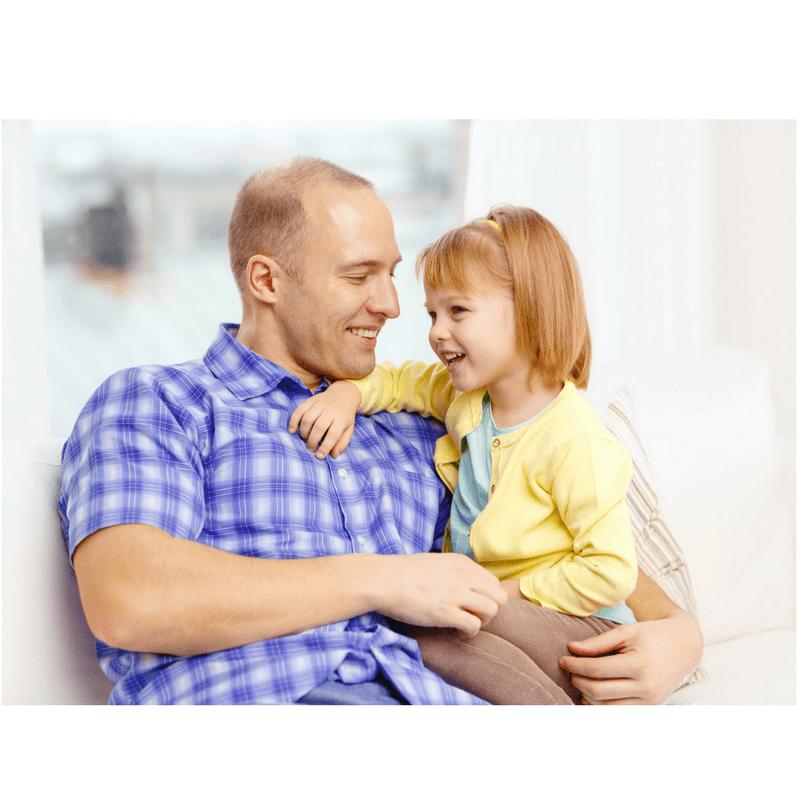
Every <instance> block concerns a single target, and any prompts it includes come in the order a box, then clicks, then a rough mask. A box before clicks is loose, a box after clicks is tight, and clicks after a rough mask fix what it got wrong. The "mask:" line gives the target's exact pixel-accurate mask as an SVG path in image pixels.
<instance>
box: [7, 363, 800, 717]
mask: <svg viewBox="0 0 800 800" xmlns="http://www.w3.org/2000/svg"><path fill="white" fill-rule="evenodd" d="M592 383H593V385H592V388H591V390H590V392H589V394H588V397H589V399H590V401H591V402H592V403H593V404H594V405H595V408H597V409H598V411H600V412H601V413H602V412H603V410H604V409H605V407H606V406H607V404H608V402H609V401H610V399H611V398H612V397H613V396H614V394H615V393H616V391H617V389H619V388H620V387H621V386H623V385H626V386H628V388H629V389H630V394H631V396H632V398H633V403H634V410H635V413H636V421H637V428H638V432H639V438H640V440H641V443H642V445H643V448H644V450H645V453H646V454H647V457H648V460H649V462H650V466H651V467H652V473H653V475H654V478H655V482H656V485H657V488H658V491H659V494H660V507H661V517H662V519H663V520H664V521H665V522H666V524H667V525H668V527H669V529H670V531H671V533H672V535H673V537H674V538H675V540H676V541H677V542H678V543H679V545H680V547H681V548H682V549H683V553H684V555H685V559H686V562H687V564H688V568H689V572H690V576H691V580H692V583H693V586H694V596H695V599H696V603H697V614H698V620H699V622H700V625H701V627H702V629H703V632H704V636H705V650H704V653H703V659H702V662H701V663H702V666H703V667H704V669H705V671H706V672H707V673H708V675H709V678H708V679H707V680H704V681H702V682H699V683H695V684H693V685H689V686H686V687H684V688H683V689H680V690H679V691H677V692H676V693H675V694H673V695H672V697H671V698H669V700H668V701H667V702H668V703H670V704H680V703H697V702H700V703H711V704H778V705H780V704H794V703H795V702H796V698H795V689H796V679H795V609H794V605H795V590H794V580H795V552H794V540H795V534H794V510H793V504H794V498H793V496H792V494H791V492H788V493H787V491H786V487H790V488H793V487H794V474H793V470H794V467H793V466H792V468H791V469H790V470H781V465H780V461H779V453H778V444H777V440H776V436H775V430H774V428H775V422H774V414H773V410H772V403H771V399H770V385H769V370H768V368H767V365H766V363H765V362H764V360H763V359H761V358H760V357H758V356H756V355H754V354H753V353H749V352H747V351H742V350H736V349H732V348H714V349H711V350H707V351H704V352H702V353H696V354H691V355H688V356H684V357H682V358H674V359H670V360H667V361H664V362H662V363H659V364H653V365H650V366H649V367H647V368H646V369H637V370H636V371H635V374H634V373H632V372H631V371H630V370H626V369H624V368H623V369H619V368H617V369H606V370H600V369H595V375H594V376H593V379H592ZM62 444H63V442H62V440H55V439H49V440H35V441H12V442H7V443H5V444H4V447H3V629H2V630H3V660H2V678H3V682H2V692H3V694H2V700H3V703H4V704H99V703H105V702H106V700H107V698H108V693H109V691H110V684H109V682H108V681H107V680H106V678H105V676H104V675H103V673H102V672H101V670H100V668H99V666H98V664H97V661H96V658H95V653H94V640H93V638H92V636H91V634H90V633H89V630H88V628H87V626H86V622H85V620H84V618H83V613H82V610H81V607H80V599H79V596H78V591H77V587H76V584H75V580H74V576H73V575H72V572H71V568H70V566H69V562H68V559H67V554H66V550H65V547H64V543H63V540H62V537H61V533H60V529H59V521H58V514H57V511H56V496H57V492H58V486H59V474H60V470H59V464H60V454H61V446H62Z"/></svg>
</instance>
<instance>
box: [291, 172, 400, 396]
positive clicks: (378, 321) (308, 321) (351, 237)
mask: <svg viewBox="0 0 800 800" xmlns="http://www.w3.org/2000/svg"><path fill="white" fill-rule="evenodd" d="M303 204H304V208H305V211H306V215H307V225H308V231H309V234H310V237H309V239H310V241H309V244H308V247H307V248H306V251H305V254H304V257H303V266H302V269H301V274H300V276H299V278H298V279H297V280H296V281H292V282H290V283H289V284H286V285H285V288H284V292H283V295H282V297H281V301H280V302H279V303H277V304H276V306H275V313H276V319H277V320H278V321H279V324H280V326H281V331H282V336H283V341H284V344H285V347H286V357H287V362H288V363H286V364H284V366H286V368H287V369H289V370H290V371H291V372H292V373H293V374H295V375H297V376H298V377H299V378H300V379H301V380H302V381H303V382H304V383H305V384H306V386H308V387H309V388H314V387H316V385H317V384H318V383H319V378H320V377H321V376H330V377H335V378H360V377H363V376H365V375H368V374H369V373H370V372H371V371H372V370H373V369H374V367H375V345H376V342H377V337H378V333H379V331H380V330H381V328H382V327H383V325H384V324H385V322H386V320H387V319H393V318H394V317H396V316H398V314H399V313H400V307H399V305H398V301H397V292H396V291H395V287H394V280H393V278H394V271H395V267H396V266H397V263H398V262H399V261H400V251H399V249H398V247H397V242H396V241H395V238H394V224H393V222H392V217H391V214H390V213H389V209H388V208H387V207H386V205H385V204H384V202H383V201H382V200H381V199H380V198H379V197H378V195H377V194H375V192H373V191H372V190H371V189H367V188H356V189H350V188H345V187H341V186H334V185H331V186H326V185H323V186H317V187H315V188H313V189H311V190H309V191H308V192H306V194H305V195H304V196H303Z"/></svg>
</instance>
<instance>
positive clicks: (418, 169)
mask: <svg viewBox="0 0 800 800" xmlns="http://www.w3.org/2000/svg"><path fill="white" fill-rule="evenodd" d="M34 135H35V141H36V148H37V157H38V161H39V179H40V186H39V188H40V202H41V210H42V225H43V237H44V253H45V294H46V315H47V340H48V370H49V373H50V386H51V401H52V409H53V435H54V436H66V435H68V434H69V431H70V430H71V428H72V425H73V424H74V422H75V419H76V417H77V415H78V413H79V412H80V409H81V408H82V407H83V404H84V403H85V402H86V400H88V398H89V396H90V395H91V393H92V392H93V391H94V389H95V388H96V387H97V386H98V385H99V384H100V383H101V382H102V381H103V380H105V378H107V377H108V376H109V375H111V374H113V373H114V372H116V371H118V370H120V369H123V368H125V367H129V366H135V365H138V364H147V363H176V362H180V361H184V360H187V359H192V358H199V357H201V356H202V355H203V353H204V352H205V350H206V348H207V347H208V345H209V344H210V342H211V340H212V338H213V337H214V335H215V332H216V328H217V326H218V324H219V323H220V322H238V321H239V320H240V317H241V301H240V299H239V295H238V292H237V291H236V288H235V286H234V283H233V279H232V277H231V274H230V268H229V265H228V253H227V245H226V232H227V224H228V217H229V215H230V212H231V209H232V207H233V203H234V200H235V197H236V193H237V191H238V189H239V187H240V186H241V184H242V183H243V182H244V180H245V179H246V178H247V177H248V176H250V175H251V174H252V173H254V172H255V171H257V170H259V169H261V168H262V167H264V166H267V165H269V164H273V163H277V162H279V161H284V160H286V159H289V158H294V157H296V156H300V155H308V156H318V157H321V158H325V159H328V160H330V161H333V162H334V163H336V164H339V165H340V166H342V167H345V168H346V169H349V170H351V171H353V172H356V173H358V174H359V175H363V176H364V177H366V178H368V179H369V180H371V181H372V182H373V183H374V184H375V187H376V189H377V190H378V193H379V194H380V195H381V196H382V197H383V199H384V200H385V201H386V203H387V204H388V205H389V208H390V209H391V211H392V214H393V216H394V220H395V229H396V235H397V241H398V244H399V245H400V250H401V252H402V254H403V257H404V264H403V270H402V271H401V273H400V275H399V276H398V293H399V295H400V303H401V308H402V309H403V315H402V316H401V317H400V319H399V320H397V321H394V322H393V323H392V324H391V325H390V326H387V328H386V329H385V330H384V332H383V333H382V334H381V337H382V341H381V344H380V349H379V352H378V357H379V358H381V359H384V358H387V359H391V360H399V359H403V358H409V357H414V358H428V356H427V344H426V339H425V327H426V326H427V318H426V317H425V315H424V312H423V310H422V308H421V303H422V299H421V298H422V295H421V291H420V289H419V287H418V286H417V285H416V282H415V280H414V278H413V270H412V266H413V262H414V257H415V255H416V253H417V252H418V251H419V250H420V248H421V247H423V246H424V245H425V244H427V243H428V242H431V241H433V240H434V239H435V238H437V237H438V236H439V235H441V234H442V233H443V232H444V231H445V230H447V229H448V228H451V227H453V226H454V225H456V224H458V223H459V222H460V221H461V204H462V195H463V180H464V164H465V160H466V135H467V128H466V123H462V122H457V121H453V120H395V121H392V120H382V121H353V122H346V121H331V120H325V121H297V122H274V123H272V122H270V123H219V124H208V125H193V124H184V123H172V124H167V123H127V122H93V121H74V120H69V121H38V122H36V123H35V124H34ZM410 342H412V343H413V344H412V345H410V344H409V343H410Z"/></svg>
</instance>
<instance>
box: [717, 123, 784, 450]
mask: <svg viewBox="0 0 800 800" xmlns="http://www.w3.org/2000/svg"><path fill="white" fill-rule="evenodd" d="M796 134H797V130H796V123H795V121H794V120H788V121H787V120H779V121H772V120H766V121H764V120H759V121H752V120H730V121H720V122H712V123H709V125H708V132H707V136H708V146H709V156H710V157H709V162H708V178H707V180H708V184H709V187H710V188H709V208H710V218H711V226H710V234H711V236H710V240H709V254H708V269H709V277H710V286H711V299H712V303H711V312H712V313H711V340H712V342H714V343H718V344H730V345H737V346H740V347H747V348H749V349H750V350H754V351H755V352H757V353H759V354H761V355H762V356H764V357H765V358H766V359H767V361H768V362H769V364H770V368H771V372H772V385H773V394H774V396H775V408H776V414H777V423H778V432H779V434H780V435H781V437H782V439H783V440H784V441H783V444H784V457H785V458H786V459H787V460H788V459H791V461H792V462H793V461H794V442H795V437H796V403H797V390H796V383H797V360H796V354H797V302H796V301H797V294H796V292H797V250H796V245H797V242H796V220H797V206H796V174H797V173H796V146H797V138H796Z"/></svg>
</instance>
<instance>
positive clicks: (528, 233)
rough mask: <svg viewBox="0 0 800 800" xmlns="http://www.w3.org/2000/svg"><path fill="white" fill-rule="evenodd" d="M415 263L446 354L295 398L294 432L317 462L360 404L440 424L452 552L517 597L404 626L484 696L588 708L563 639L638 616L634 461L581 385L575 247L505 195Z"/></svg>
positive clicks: (343, 437)
mask: <svg viewBox="0 0 800 800" xmlns="http://www.w3.org/2000/svg"><path fill="white" fill-rule="evenodd" d="M416 271H417V276H418V277H419V276H422V279H423V283H424V288H425V296H426V304H425V305H426V308H427V310H428V314H429V315H430V318H431V329H430V333H429V341H430V345H431V347H432V348H433V351H434V352H435V353H436V355H437V356H438V358H439V361H440V363H438V364H436V365H426V364H423V363H420V362H406V363H404V364H403V365H402V366H401V367H400V368H399V369H396V368H394V367H393V366H392V365H391V364H384V365H381V366H379V367H377V368H376V370H375V371H374V372H373V373H372V374H371V375H370V376H369V377H367V378H364V379H362V380H359V381H354V382H349V381H337V382H336V383H334V384H333V385H332V386H331V387H330V388H329V389H328V390H327V391H326V392H324V393H322V394H319V395H316V396H315V397H313V398H311V399H310V400H307V401H306V402H305V403H303V404H302V405H300V406H299V407H298V408H297V410H296V411H295V413H294V415H293V417H292V420H291V421H290V430H292V431H293V430H295V429H299V431H300V435H301V436H302V437H303V438H304V439H306V441H307V442H308V447H309V449H310V450H312V451H314V450H317V456H318V457H322V458H324V456H325V455H327V454H328V453H330V452H332V453H333V455H334V456H336V455H338V454H339V453H340V452H341V451H342V450H343V449H344V447H346V446H347V443H348V441H349V436H348V435H347V433H346V429H347V428H348V427H349V426H352V422H353V418H354V415H355V413H356V412H358V413H361V414H370V413H375V412H377V411H381V410H388V411H393V412H396V411H400V410H405V411H416V412H419V413H421V414H423V415H433V416H434V417H436V418H438V419H440V420H443V421H444V423H445V425H446V427H447V431H448V435H447V436H445V437H442V439H440V440H439V442H438V443H437V446H436V451H435V456H434V458H435V461H436V468H437V471H438V473H439V475H440V477H441V478H442V480H443V481H444V482H445V483H446V485H447V486H448V488H449V489H450V490H451V491H453V492H454V494H453V503H452V510H451V515H450V525H449V541H446V543H445V549H452V550H454V551H456V552H459V553H464V554H466V555H468V556H469V557H471V558H474V559H475V560H476V561H477V562H478V563H479V564H481V565H482V566H484V567H485V568H486V569H488V570H489V571H490V572H492V573H493V574H494V575H496V576H497V577H498V578H499V579H500V580H501V581H502V585H503V587H504V588H505V589H506V591H507V592H508V595H509V598H510V599H509V602H508V603H506V604H505V605H504V606H502V607H501V609H500V611H499V613H498V614H497V616H496V617H495V618H494V619H493V620H492V621H491V622H490V623H489V624H488V625H485V626H484V627H483V628H482V629H481V631H480V633H478V634H477V636H475V637H472V638H467V637H465V636H462V635H460V634H458V633H456V632H455V631H450V630H443V629H431V628H414V629H410V628H408V627H406V628H405V629H404V632H406V633H409V634H410V635H413V636H414V637H415V638H416V639H417V641H418V642H419V645H420V651H421V654H422V658H423V661H424V663H425V664H426V666H428V667H429V668H430V669H433V670H434V671H435V672H437V673H439V674H440V675H442V677H444V678H445V679H446V680H447V681H448V682H451V683H453V684H455V685H456V686H459V687H461V688H465V689H467V690H468V691H472V692H473V693H476V694H478V695H480V696H482V697H484V699H487V700H489V701H490V702H495V703H521V704H522V703H524V704H543V703H549V704H552V703H573V702H580V693H579V692H577V690H576V689H575V688H574V687H573V685H572V682H571V680H570V677H569V675H568V674H567V673H566V672H564V671H562V670H561V669H560V668H559V666H558V659H559V657H560V656H562V655H566V654H567V652H568V651H567V646H566V645H567V642H569V641H573V640H576V639H583V638H586V637H587V636H592V635H595V634H597V633H602V632H603V631H605V630H608V629H609V628H611V627H613V626H614V625H617V624H619V623H624V622H633V621H634V618H633V615H632V614H631V612H630V610H629V609H628V608H627V606H626V605H625V604H624V600H625V598H626V597H627V596H628V595H629V594H630V593H631V592H632V591H633V588H634V585H635V583H636V576H637V565H636V554H635V551H634V545H633V538H632V535H631V527H630V521H629V519H628V512H627V506H626V503H625V494H626V491H627V487H628V482H629V480H630V475H631V463H630V458H629V456H628V454H627V453H626V452H625V450H624V449H623V447H622V446H621V445H620V444H619V442H618V441H617V440H616V439H615V438H614V437H613V436H612V435H611V434H610V433H609V432H608V431H607V430H606V428H605V426H604V425H603V423H602V422H601V421H600V419H599V418H598V417H597V415H596V414H595V413H594V411H593V410H592V409H591V407H590V406H589V404H588V403H587V402H586V401H585V400H584V399H583V398H582V397H581V395H580V394H579V393H578V391H577V389H578V388H583V387H585V386H586V384H587V382H588V378H589V368H590V362H591V343H590V337H589V329H588V324H587V320H586V312H585V308H584V300H583V290H582V288H581V282H580V276H579V273H578V270H577V266H576V264H575V259H574V257H573V254H572V252H571V250H570V248H569V246H568V245H567V243H566V242H565V241H564V239H563V238H562V236H561V235H560V233H559V232H558V230H557V229H556V228H555V226H553V225H552V224H551V223H550V222H548V221H547V220H546V219H545V218H544V217H542V216H541V215H540V214H538V213H537V212H535V211H533V210H531V209H527V208H520V207H513V206H502V207H496V208H494V209H493V210H492V212H491V213H490V214H489V217H488V219H481V220H476V221H474V222H471V223H469V224H468V225H464V226H463V227H460V228H456V229H455V230H453V231H450V232H449V233H447V234H445V235H444V236H443V237H442V238H441V239H439V240H438V241H437V242H435V243H434V244H432V245H430V246H429V247H427V248H426V249H425V250H423V251H422V253H421V254H420V256H419V258H418V260H417V267H416ZM318 448H319V449H318ZM509 667H510V668H511V669H510V670H509ZM501 675H502V676H503V680H502V681H501V680H500V677H501ZM509 675H511V676H512V677H511V678H509V677H508V676H509ZM517 678H518V680H517Z"/></svg>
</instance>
